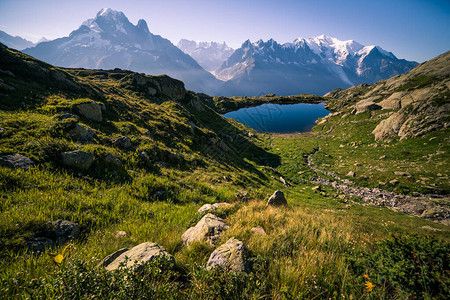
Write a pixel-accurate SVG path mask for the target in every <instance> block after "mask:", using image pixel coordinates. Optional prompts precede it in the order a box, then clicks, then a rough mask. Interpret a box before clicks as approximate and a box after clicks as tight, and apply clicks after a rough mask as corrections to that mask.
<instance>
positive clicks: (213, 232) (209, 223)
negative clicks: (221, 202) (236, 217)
mask: <svg viewBox="0 0 450 300" xmlns="http://www.w3.org/2000/svg"><path fill="white" fill-rule="evenodd" d="M227 229H228V225H227V224H225V222H224V221H223V220H222V219H221V218H219V217H217V216H215V215H213V214H207V215H205V216H204V217H203V218H202V219H201V220H200V221H199V222H198V223H197V225H195V226H194V227H191V228H189V229H188V230H186V232H184V233H183V235H182V236H181V239H182V240H183V242H184V244H186V245H188V244H190V243H192V242H201V241H206V242H209V243H211V244H214V242H215V241H216V240H217V239H218V238H219V237H220V234H221V233H222V231H225V230H227Z"/></svg>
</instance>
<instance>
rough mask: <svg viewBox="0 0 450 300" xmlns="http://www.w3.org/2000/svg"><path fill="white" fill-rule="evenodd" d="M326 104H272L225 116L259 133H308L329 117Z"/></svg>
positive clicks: (248, 108) (237, 111) (233, 112)
mask: <svg viewBox="0 0 450 300" xmlns="http://www.w3.org/2000/svg"><path fill="white" fill-rule="evenodd" d="M329 113H330V112H329V111H328V110H326V109H325V103H318V104H311V103H296V104H272V103H266V104H262V105H259V106H255V107H246V108H241V109H238V110H236V111H232V112H228V113H226V114H224V115H223V116H224V117H226V118H233V119H235V120H236V121H238V122H240V123H243V124H245V125H247V126H249V127H251V128H253V129H254V130H256V131H258V132H268V133H295V132H307V131H310V130H311V129H312V127H313V126H314V125H315V121H316V120H317V119H319V118H322V117H324V116H326V115H328V114H329Z"/></svg>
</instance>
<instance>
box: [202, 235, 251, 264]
mask: <svg viewBox="0 0 450 300" xmlns="http://www.w3.org/2000/svg"><path fill="white" fill-rule="evenodd" d="M217 266H221V267H223V268H224V269H225V270H226V271H230V272H246V270H247V268H246V249H245V247H244V243H243V242H241V241H239V240H237V239H235V238H234V237H233V238H231V239H229V240H228V241H227V242H226V243H225V244H223V245H221V246H219V247H217V249H216V250H214V252H213V253H211V256H210V257H209V259H208V263H207V264H206V269H207V270H211V269H213V268H215V267H217Z"/></svg>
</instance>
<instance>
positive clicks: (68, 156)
mask: <svg viewBox="0 0 450 300" xmlns="http://www.w3.org/2000/svg"><path fill="white" fill-rule="evenodd" d="M93 162H94V155H92V154H91V153H88V152H84V151H81V150H75V151H68V152H63V153H62V154H61V163H62V164H63V165H65V166H67V167H71V168H76V169H80V170H88V169H89V168H90V167H91V165H92V163H93Z"/></svg>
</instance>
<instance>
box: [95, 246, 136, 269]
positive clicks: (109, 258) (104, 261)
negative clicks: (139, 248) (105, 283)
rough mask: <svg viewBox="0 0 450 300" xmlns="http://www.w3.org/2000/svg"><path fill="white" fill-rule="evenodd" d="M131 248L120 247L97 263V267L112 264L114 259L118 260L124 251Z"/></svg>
mask: <svg viewBox="0 0 450 300" xmlns="http://www.w3.org/2000/svg"><path fill="white" fill-rule="evenodd" d="M128 250H129V249H128V248H122V249H119V250H117V251H115V252H113V253H111V254H110V255H108V256H107V257H105V258H104V259H102V260H101V261H100V262H99V263H98V264H97V268H100V267H106V266H107V265H110V264H111V263H112V262H113V261H114V260H116V259H117V258H118V257H119V256H120V255H121V254H122V253H124V252H127V251H128Z"/></svg>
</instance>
